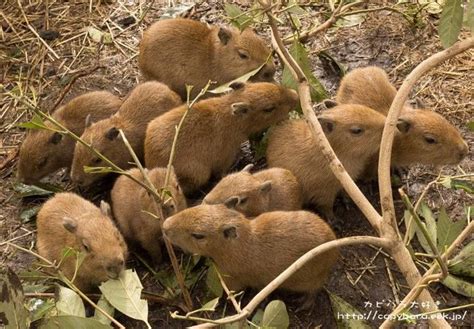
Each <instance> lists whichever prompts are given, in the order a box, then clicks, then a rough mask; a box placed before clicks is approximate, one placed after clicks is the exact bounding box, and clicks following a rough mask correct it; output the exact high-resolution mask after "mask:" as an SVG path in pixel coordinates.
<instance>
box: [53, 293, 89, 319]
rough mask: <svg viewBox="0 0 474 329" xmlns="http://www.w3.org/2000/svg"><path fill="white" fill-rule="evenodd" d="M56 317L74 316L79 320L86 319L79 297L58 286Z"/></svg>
mask: <svg viewBox="0 0 474 329" xmlns="http://www.w3.org/2000/svg"><path fill="white" fill-rule="evenodd" d="M56 309H57V310H58V315H74V316H78V317H81V318H84V317H86V310H85V308H84V303H83V302H82V299H81V297H79V295H78V294H76V293H75V292H74V291H73V290H71V289H69V288H66V287H62V286H59V291H58V301H57V302H56Z"/></svg>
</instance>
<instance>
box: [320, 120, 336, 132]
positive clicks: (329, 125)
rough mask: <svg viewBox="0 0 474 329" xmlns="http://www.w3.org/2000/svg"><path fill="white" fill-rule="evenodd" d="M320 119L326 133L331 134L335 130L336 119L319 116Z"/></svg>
mask: <svg viewBox="0 0 474 329" xmlns="http://www.w3.org/2000/svg"><path fill="white" fill-rule="evenodd" d="M318 121H319V123H320V124H321V127H323V130H324V133H325V134H330V133H331V132H332V131H333V130H334V121H333V120H331V119H328V118H323V117H318Z"/></svg>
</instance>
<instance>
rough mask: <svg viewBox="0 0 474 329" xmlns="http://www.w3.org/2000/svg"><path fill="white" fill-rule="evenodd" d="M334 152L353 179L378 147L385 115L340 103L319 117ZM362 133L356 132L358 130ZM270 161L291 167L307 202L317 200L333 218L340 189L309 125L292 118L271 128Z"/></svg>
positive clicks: (321, 207) (270, 162)
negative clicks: (334, 206)
mask: <svg viewBox="0 0 474 329" xmlns="http://www.w3.org/2000/svg"><path fill="white" fill-rule="evenodd" d="M318 119H319V121H320V122H321V125H322V126H323V129H324V131H325V134H326V137H327V138H328V140H329V143H330V144H331V146H332V148H333V150H334V152H335V153H336V155H337V156H338V158H339V160H340V161H341V162H342V164H343V165H344V167H345V169H346V170H347V172H348V173H349V175H350V176H351V177H352V178H353V179H357V178H358V177H359V175H360V174H361V173H362V172H363V170H364V168H365V166H366V165H367V161H368V160H369V159H370V158H371V157H372V156H373V155H375V154H376V153H377V152H378V150H379V145H380V139H381V137H382V130H383V126H384V121H385V117H384V116H383V115H381V114H380V113H378V112H376V111H374V110H372V109H370V108H368V107H365V106H362V105H353V104H351V105H339V106H336V107H334V108H332V109H330V110H326V111H324V112H323V113H322V114H321V115H320V116H319V118H318ZM360 129H362V132H360V133H359V134H357V133H356V132H357V131H358V130H360ZM267 162H268V165H269V166H270V167H280V168H286V169H288V170H290V171H291V172H292V173H293V174H294V175H295V176H296V177H297V178H298V181H299V182H300V184H301V186H302V188H303V199H304V202H305V203H314V204H316V205H317V206H318V207H319V210H320V211H321V212H322V213H323V214H324V215H325V216H326V217H333V211H332V208H333V203H334V199H335V198H336V195H337V193H338V192H339V191H340V189H341V185H340V183H339V182H338V181H337V179H336V177H335V176H334V174H333V173H332V171H331V168H330V167H329V164H328V160H327V159H326V158H325V156H324V154H323V153H322V151H321V149H319V147H318V146H317V144H316V141H315V139H314V138H313V135H312V133H311V131H310V128H309V125H308V124H307V123H306V121H304V120H289V121H286V122H284V123H282V124H281V125H277V126H275V127H274V128H272V129H271V131H270V133H269V137H268V147H267Z"/></svg>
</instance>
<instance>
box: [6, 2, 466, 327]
mask: <svg viewBox="0 0 474 329" xmlns="http://www.w3.org/2000/svg"><path fill="white" fill-rule="evenodd" d="M163 2H164V1H155V2H146V1H145V2H142V3H138V2H137V1H133V0H132V1H125V2H114V1H110V2H107V1H105V4H100V5H98V4H96V3H95V2H94V3H93V2H89V1H81V0H79V1H77V0H76V1H71V2H56V1H49V2H43V1H21V4H22V7H21V8H20V7H19V6H18V4H17V2H16V1H6V2H5V1H4V2H3V4H2V11H1V12H0V13H1V15H2V18H1V20H0V22H1V24H2V33H1V35H0V38H1V41H2V42H1V44H0V49H1V53H0V60H1V71H0V72H1V75H0V79H1V82H0V83H1V84H2V85H3V87H4V88H5V91H7V92H8V91H12V92H15V93H17V94H19V95H23V96H25V97H27V98H28V99H30V100H32V101H33V102H34V103H37V104H38V105H39V106H41V107H42V108H43V109H49V108H51V107H52V106H53V104H54V103H55V102H56V100H57V99H58V98H59V97H60V95H61V94H62V93H63V92H64V90H65V88H66V86H67V85H68V83H69V82H70V79H71V78H72V77H73V76H74V75H76V74H78V73H79V74H80V73H81V72H87V71H89V70H91V69H92V68H94V67H96V66H100V67H101V68H99V69H97V70H95V71H93V72H92V73H90V74H88V75H86V76H84V77H82V78H79V79H78V80H77V81H76V82H75V83H74V85H73V87H72V89H71V91H70V92H68V93H67V94H66V97H65V99H64V102H65V101H67V100H68V99H71V98H72V97H74V96H76V95H79V94H81V93H84V92H86V91H91V90H97V89H105V90H109V91H111V92H113V93H115V94H116V95H118V96H120V97H124V96H125V95H126V94H127V93H128V91H130V90H131V88H132V87H133V86H134V85H136V84H137V83H138V82H139V81H141V80H142V79H141V76H140V73H139V70H138V67H137V57H136V56H137V46H138V43H139V40H140V38H141V35H142V32H143V31H144V30H145V29H146V28H147V27H148V26H149V25H150V24H151V23H152V22H154V21H155V20H157V19H159V18H160V17H161V16H162V14H163V12H164V11H165V6H164V5H163ZM241 2H244V1H241ZM394 2H395V1H394ZM371 3H372V2H371ZM375 3H376V1H374V4H375ZM90 4H92V7H91V8H89V6H90ZM372 5H373V4H372ZM242 8H244V9H245V8H247V7H245V6H243V7H242ZM305 8H306V9H307V10H308V11H309V12H310V13H311V14H310V16H309V17H307V18H305V19H304V20H303V24H308V23H309V22H311V20H312V19H313V18H315V17H318V18H319V19H321V15H319V11H320V10H321V9H322V7H321V6H308V7H305ZM144 12H146V15H145V18H144V19H143V20H142V21H138V19H137V18H138V17H140V15H141V14H142V13H144ZM186 17H190V18H193V19H200V20H202V21H206V22H209V23H227V22H228V21H227V20H226V17H225V13H224V11H223V2H219V1H200V2H199V3H197V4H196V5H195V6H194V8H193V9H192V10H190V11H188V12H187V13H186ZM436 24H437V17H435V16H430V15H425V14H424V15H422V16H421V17H420V21H419V25H418V26H417V27H414V26H413V25H412V24H410V23H409V22H407V20H405V19H404V18H403V16H401V15H400V14H398V13H396V12H392V11H381V12H371V13H368V14H366V16H365V19H364V21H363V22H362V23H360V24H359V25H356V26H351V27H341V28H337V29H336V28H332V29H330V30H328V31H327V33H326V35H322V36H319V37H316V38H314V39H312V40H310V41H309V42H308V43H307V45H308V49H310V51H311V61H312V65H313V68H314V71H315V73H316V75H317V76H318V77H319V78H320V79H321V82H322V83H323V84H324V86H325V87H326V88H327V89H328V91H330V93H331V95H334V94H335V89H336V88H337V85H338V83H339V79H340V76H339V75H338V74H337V72H336V71H335V70H334V69H333V66H331V65H327V62H326V61H321V60H320V58H319V57H318V54H319V53H320V52H321V51H324V52H326V53H328V54H329V55H331V56H332V57H333V58H334V59H335V60H336V61H338V62H339V63H340V64H341V65H343V66H344V67H345V68H347V69H348V70H350V69H352V68H355V67H360V66H366V65H378V66H381V67H383V68H384V69H385V70H386V71H387V72H388V73H389V75H390V78H391V80H392V81H393V82H394V83H395V85H396V86H397V87H398V86H400V84H401V81H402V80H403V79H404V77H405V76H406V75H407V74H408V73H409V72H410V71H411V70H412V69H413V68H414V67H415V66H416V65H417V64H418V63H420V62H421V61H422V60H423V59H425V58H427V57H428V56H430V55H431V54H433V53H435V52H437V51H439V50H440V49H441V46H440V43H439V40H438V37H437V30H436ZM28 26H31V27H34V29H35V30H36V31H40V35H41V36H42V37H43V38H44V39H46V40H48V41H47V43H48V45H50V47H48V48H47V47H45V45H43V44H42V43H40V42H39V40H38V38H37V37H36V36H35V35H34V34H33V33H32V32H31V29H30V28H29V27H28ZM91 26H94V27H96V28H97V29H100V30H102V31H105V32H110V31H111V32H112V34H113V35H114V38H113V42H112V43H111V44H106V45H100V44H99V43H97V42H94V41H93V40H91V38H90V37H89V36H88V35H87V32H85V28H88V27H91ZM258 31H259V32H260V33H261V34H262V35H264V36H265V38H267V39H268V37H269V31H268V30H267V29H266V28H261V27H259V28H258ZM473 55H474V52H473V51H472V50H471V51H468V52H466V53H464V54H462V55H460V56H458V57H457V58H455V59H453V60H450V61H448V62H447V63H445V64H443V65H442V66H440V67H438V68H436V69H435V70H433V71H431V72H430V74H429V75H427V76H426V77H424V78H423V79H422V81H421V82H420V83H419V84H418V85H417V87H416V88H415V90H414V92H413V95H412V100H413V101H414V102H415V103H416V104H423V106H424V107H427V108H431V109H433V110H434V111H437V112H438V113H441V114H443V115H444V116H445V117H446V118H447V119H448V120H449V121H450V122H451V123H453V124H454V125H455V126H457V127H458V128H459V129H460V130H461V132H462V134H463V136H464V138H465V139H466V141H467V142H468V144H469V146H470V149H471V150H472V147H473V145H474V135H473V133H472V132H469V131H468V130H467V127H466V123H467V122H468V121H469V120H472V119H473V117H474V115H473V114H474V103H473V99H474V98H473V96H474V89H473V88H472V85H473V81H474V60H473V58H474V57H473ZM30 118H31V113H29V112H28V111H27V110H26V109H25V107H24V106H23V105H22V104H19V103H18V102H16V101H15V100H13V99H12V98H10V97H8V96H7V95H4V96H2V97H1V98H0V207H1V208H0V241H2V242H0V265H8V266H10V267H12V268H13V269H14V270H15V271H16V272H20V271H21V270H24V269H26V268H28V267H29V266H30V264H31V263H32V262H33V257H31V256H29V255H27V254H25V253H21V252H18V251H16V250H15V249H13V248H11V247H8V246H6V245H5V244H4V243H3V242H4V241H7V240H8V241H13V242H15V243H16V244H18V245H21V246H23V247H25V248H29V249H34V248H35V246H34V244H35V224H34V222H28V223H23V222H22V221H21V219H20V214H21V213H22V212H23V211H24V210H26V209H29V208H31V207H33V206H36V205H39V204H41V203H42V202H44V200H45V199H44V198H28V199H21V198H20V197H19V195H18V193H17V192H15V189H14V186H15V184H16V179H15V173H16V163H17V157H18V156H17V154H18V149H19V147H20V145H21V143H22V141H23V138H24V135H25V132H24V131H22V130H21V129H19V128H17V127H16V126H15V124H16V123H18V122H23V121H27V120H29V119H30ZM473 158H474V155H473V152H472V151H471V152H470V154H469V155H468V157H467V158H466V159H465V160H464V161H462V162H461V164H459V165H458V166H455V167H454V166H453V167H446V168H432V167H426V166H417V167H414V168H410V170H408V171H406V172H405V173H404V175H402V177H401V184H400V185H401V186H403V187H404V189H405V190H406V191H407V192H408V194H409V196H410V198H411V199H412V200H414V199H416V198H417V197H418V196H419V195H420V193H421V192H422V191H423V189H424V187H425V186H426V184H427V183H428V182H430V181H432V180H434V179H435V178H436V177H437V176H438V173H439V170H442V172H443V174H445V175H460V174H465V173H472V172H473V171H474V161H473ZM51 180H52V182H54V183H57V184H60V185H61V186H63V188H65V189H67V190H70V189H73V186H71V184H70V183H69V181H68V180H67V178H65V175H64V174H63V175H61V174H57V175H55V176H54V177H53V178H52V179H51ZM362 188H363V190H364V191H365V192H367V194H368V195H369V198H370V201H371V202H372V203H373V204H374V205H376V206H377V207H379V202H378V193H377V192H376V191H375V190H376V189H373V188H370V186H363V187H362ZM102 195H103V194H98V193H91V194H89V196H90V197H91V198H93V199H94V200H95V201H97V200H98V199H99V198H100V197H101V196H102ZM394 195H398V192H397V189H394ZM198 197H199V196H198ZM427 200H428V204H429V205H430V206H431V207H432V208H433V209H434V210H435V212H436V210H437V209H439V208H440V207H441V206H444V207H445V208H446V209H447V211H448V213H449V214H450V215H451V216H452V217H453V218H459V216H462V214H463V211H464V210H463V209H464V207H465V206H467V205H472V204H473V198H472V196H471V195H469V194H467V193H465V192H463V191H458V190H457V191H455V190H452V189H447V188H444V187H442V186H438V185H436V186H435V187H434V188H432V189H431V190H430V192H429V193H428V196H427ZM396 207H397V212H398V214H399V215H400V216H399V218H401V215H402V213H403V205H402V203H401V201H400V200H398V199H397V200H396ZM336 215H337V216H338V217H340V218H342V219H343V223H344V224H343V227H342V230H341V231H340V232H339V233H338V236H340V237H345V236H353V235H367V234H374V231H373V229H372V228H371V227H370V225H369V224H368V222H367V221H366V220H365V219H364V217H363V216H362V214H361V213H360V211H359V210H358V209H357V208H356V207H355V206H354V205H353V204H352V203H351V202H349V203H347V202H343V201H342V200H338V202H337V204H336ZM127 265H128V267H136V268H137V271H138V273H139V276H140V278H141V279H142V282H143V284H144V286H145V290H147V291H154V292H161V291H160V288H159V287H157V284H156V280H155V279H154V278H153V277H152V276H151V275H150V273H149V272H148V271H147V270H146V268H145V267H144V266H143V265H141V264H140V263H139V262H138V261H137V260H136V258H134V257H132V259H131V260H130V261H129V263H128V264H127ZM199 287H200V285H199V284H198V285H197V287H196V288H195V290H194V291H192V294H193V296H200V297H201V296H202V293H200V291H199V289H200V288H199ZM326 288H327V290H328V291H330V292H331V293H333V294H335V295H337V296H339V297H342V298H343V299H344V300H346V301H347V302H349V303H350V304H352V305H353V306H355V307H356V308H357V309H358V310H359V311H360V312H362V313H365V312H369V311H378V312H379V313H380V314H388V313H390V310H391V308H392V306H391V303H393V302H394V301H396V300H401V299H402V298H403V296H404V295H405V294H406V293H407V292H408V291H409V289H408V287H407V285H406V283H405V282H404V280H403V279H402V276H401V274H400V272H399V270H398V269H397V267H396V265H395V264H394V263H393V262H392V261H391V260H390V257H389V256H388V255H386V254H385V253H384V252H383V251H380V250H378V249H377V248H375V247H370V246H364V247H351V248H346V249H344V250H343V251H342V258H341V261H340V262H339V264H338V265H337V268H336V269H335V270H334V272H333V275H332V277H331V279H330V281H329V282H328V283H327V285H326ZM430 291H431V293H432V294H433V297H434V299H435V301H439V303H440V305H439V307H440V308H448V307H452V306H456V305H463V304H467V303H468V302H469V301H468V300H467V298H465V297H462V296H461V295H458V294H456V293H454V292H452V291H450V290H448V289H447V288H446V287H444V286H442V285H440V284H435V285H432V286H431V287H430ZM253 294H254V292H252V291H247V292H246V293H245V296H244V298H243V303H244V304H245V302H247V301H248V300H250V298H251V296H252V295H253ZM298 297H299V296H293V295H289V294H284V293H275V294H273V295H272V296H271V298H270V299H269V300H273V299H277V298H278V299H283V300H284V301H285V302H286V305H287V307H288V308H289V313H290V326H291V327H292V328H314V327H317V326H321V327H322V328H334V327H335V326H336V324H335V321H334V317H333V314H332V310H331V307H330V303H329V297H328V295H327V293H326V292H325V291H322V292H321V293H320V294H319V295H318V297H317V303H316V307H315V308H314V309H313V310H312V312H305V311H301V312H297V311H296V309H297V308H298V306H299V303H298V301H297V299H298ZM195 301H196V302H199V300H198V298H196V300H195ZM200 302H202V300H201V301H200ZM368 302H371V303H372V304H375V303H376V302H379V303H380V305H379V306H375V305H372V307H370V306H368V305H367V303H368ZM196 304H198V303H196ZM227 309H228V310H231V305H230V304H229V305H228V307H227ZM175 310H176V308H175V307H174V306H173V305H163V304H161V303H153V302H151V303H150V316H149V317H150V323H151V324H152V326H153V327H154V328H167V327H182V326H185V325H186V324H187V323H184V322H179V321H177V320H173V319H171V318H170V311H175ZM228 313H229V314H230V312H229V311H228ZM457 313H459V314H461V313H462V312H461V311H458V312H457ZM119 320H120V321H122V323H124V324H126V326H127V327H129V328H141V327H144V326H143V325H142V324H141V323H139V322H137V321H133V320H130V319H126V318H125V317H119ZM380 323H381V320H371V321H370V324H371V326H374V327H375V326H377V325H379V324H380ZM451 323H452V324H453V325H454V326H456V327H459V328H461V327H463V328H470V327H471V325H473V324H474V319H473V318H472V316H467V317H466V318H465V319H464V320H460V321H456V322H451Z"/></svg>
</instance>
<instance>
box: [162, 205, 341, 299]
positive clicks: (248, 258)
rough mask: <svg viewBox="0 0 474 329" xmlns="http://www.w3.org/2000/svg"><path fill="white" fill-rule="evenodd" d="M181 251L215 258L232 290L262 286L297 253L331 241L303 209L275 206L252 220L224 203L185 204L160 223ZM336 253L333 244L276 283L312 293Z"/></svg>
mask: <svg viewBox="0 0 474 329" xmlns="http://www.w3.org/2000/svg"><path fill="white" fill-rule="evenodd" d="M163 232H164V234H165V235H166V236H167V237H168V238H169V239H170V240H171V242H172V243H173V244H175V245H177V246H179V247H180V248H182V249H183V250H185V251H187V252H190V253H193V254H194V253H195V254H199V255H203V256H207V257H210V258H212V259H213V261H214V262H215V263H216V265H217V267H218V269H219V271H220V273H221V274H222V276H223V278H224V281H225V282H226V283H227V285H228V286H229V288H230V289H232V290H235V291H238V290H241V289H243V288H245V287H252V288H262V287H264V286H265V285H267V284H268V283H269V282H270V281H271V280H273V279H274V278H275V277H276V276H278V275H279V274H280V273H281V272H283V270H285V269H286V268H287V267H288V266H290V265H291V264H292V263H293V262H294V261H296V260H297V259H298V258H299V257H300V256H302V255H303V254H305V253H306V252H307V251H309V250H311V249H313V248H315V247H317V246H318V245H320V244H322V243H325V242H328V241H331V240H334V239H335V238H336V237H335V236H334V233H333V232H332V230H331V228H330V227H329V226H328V225H327V224H326V223H325V222H324V221H323V220H322V219H321V218H319V217H318V216H317V215H315V214H312V213H310V212H307V211H274V212H268V213H264V214H262V215H260V216H258V217H256V218H255V219H253V220H248V219H247V218H246V217H245V216H244V215H243V214H241V213H239V212H237V211H235V210H232V209H228V208H226V207H225V206H224V205H200V206H197V207H193V208H188V209H186V210H184V211H182V212H180V213H178V214H176V215H174V216H172V217H169V218H168V219H167V220H166V221H165V222H164V224H163ZM337 258H338V251H337V250H335V249H331V250H330V251H328V252H325V253H324V254H321V255H319V256H317V257H315V258H313V259H312V260H311V261H310V262H309V263H307V264H306V265H305V266H303V267H302V268H301V269H300V270H298V271H297V272H296V273H295V274H293V275H292V276H291V277H290V278H289V279H288V280H286V281H285V282H284V283H283V284H282V285H281V286H280V287H281V288H282V289H285V290H291V291H296V292H305V293H314V292H315V291H317V290H318V289H319V288H321V287H322V285H323V284H324V282H325V281H326V279H327V277H328V275H329V273H330V271H331V268H332V267H333V265H334V264H335V262H336V260H337Z"/></svg>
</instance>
